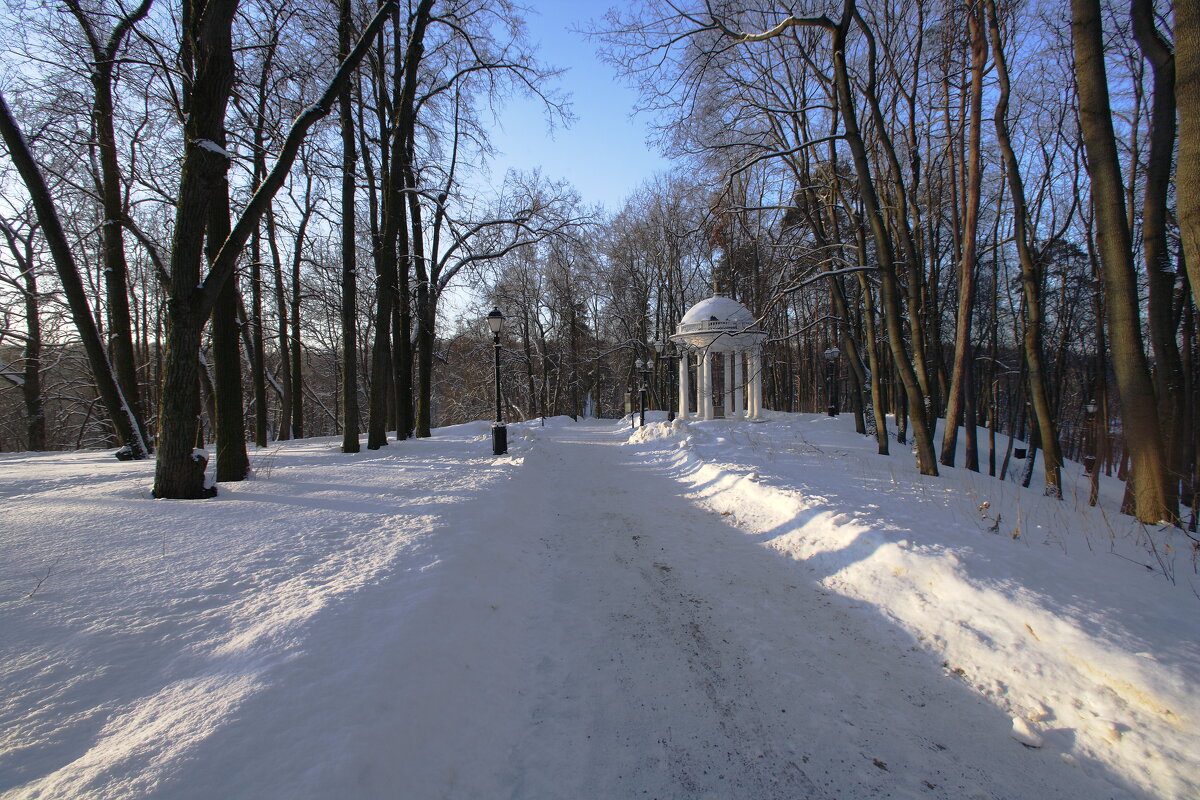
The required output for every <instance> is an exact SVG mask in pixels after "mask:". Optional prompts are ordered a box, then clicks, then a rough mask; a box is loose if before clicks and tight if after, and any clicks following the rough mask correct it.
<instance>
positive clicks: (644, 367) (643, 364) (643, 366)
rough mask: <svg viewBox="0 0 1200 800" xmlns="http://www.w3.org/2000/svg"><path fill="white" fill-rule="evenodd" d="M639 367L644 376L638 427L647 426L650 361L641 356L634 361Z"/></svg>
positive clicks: (639, 394)
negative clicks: (647, 390) (647, 384)
mask: <svg viewBox="0 0 1200 800" xmlns="http://www.w3.org/2000/svg"><path fill="white" fill-rule="evenodd" d="M633 363H634V365H635V366H636V367H637V371H638V373H639V374H640V375H641V376H642V385H641V388H639V389H638V408H639V412H638V427H639V428H644V427H646V379H647V378H648V377H649V375H650V363H649V362H648V361H642V360H641V359H640V358H639V359H638V360H637V361H635V362H633Z"/></svg>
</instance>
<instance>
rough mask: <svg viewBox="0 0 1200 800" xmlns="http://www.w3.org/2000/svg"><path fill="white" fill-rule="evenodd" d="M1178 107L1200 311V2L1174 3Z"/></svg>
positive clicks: (1190, 261)
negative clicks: (1199, 109) (1199, 111)
mask: <svg viewBox="0 0 1200 800" xmlns="http://www.w3.org/2000/svg"><path fill="white" fill-rule="evenodd" d="M1174 40H1175V105H1176V107H1178V108H1180V109H1187V111H1186V112H1185V113H1182V114H1180V115H1179V168H1178V171H1177V173H1176V176H1175V195H1176V202H1177V203H1178V206H1179V208H1178V216H1179V234H1180V236H1181V237H1182V239H1183V251H1184V256H1185V261H1186V262H1187V274H1188V281H1189V283H1191V286H1192V301H1193V302H1194V303H1195V304H1196V306H1197V307H1200V114H1197V113H1196V111H1195V110H1196V108H1198V107H1200V0H1175V36H1174Z"/></svg>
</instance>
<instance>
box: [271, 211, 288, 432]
mask: <svg viewBox="0 0 1200 800" xmlns="http://www.w3.org/2000/svg"><path fill="white" fill-rule="evenodd" d="M267 245H268V246H269V247H270V248H271V269H272V271H273V272H274V273H275V314H276V316H277V317H278V318H279V330H278V332H277V338H278V340H279V383H280V388H281V389H282V391H281V392H280V397H279V430H278V432H277V433H276V434H275V438H276V439H277V440H279V441H281V442H284V441H287V440H289V439H291V438H292V358H291V352H292V345H291V337H290V336H288V301H287V289H286V288H285V287H284V285H283V259H282V258H281V257H280V255H279V240H278V238H276V230H275V214H274V211H268V212H267Z"/></svg>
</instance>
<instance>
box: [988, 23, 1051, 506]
mask: <svg viewBox="0 0 1200 800" xmlns="http://www.w3.org/2000/svg"><path fill="white" fill-rule="evenodd" d="M987 9H988V32H989V34H990V38H991V42H992V58H993V61H994V62H995V64H996V74H997V78H998V80H999V83H1000V96H999V98H998V99H997V100H996V109H995V113H994V115H993V119H994V121H995V126H996V139H997V141H998V142H999V144H1000V153H1001V155H1002V156H1003V158H1004V166H1005V174H1006V176H1007V178H1008V190H1009V194H1010V195H1011V196H1012V201H1013V234H1014V238H1015V239H1016V247H1017V258H1018V260H1019V262H1020V266H1021V288H1022V291H1023V293H1024V294H1023V304H1022V305H1023V308H1024V312H1025V320H1024V321H1025V330H1024V336H1023V337H1022V349H1023V353H1024V357H1025V366H1026V369H1027V375H1028V378H1029V397H1030V401H1031V402H1032V404H1033V412H1034V414H1035V415H1036V416H1037V421H1038V430H1040V431H1041V433H1042V447H1043V449H1044V450H1045V456H1044V458H1045V461H1046V469H1045V473H1046V489H1045V493H1046V494H1047V495H1048V496H1051V497H1060V498H1061V497H1062V484H1061V481H1062V478H1061V466H1062V451H1061V449H1060V447H1059V442H1058V423H1057V421H1056V420H1055V417H1054V413H1053V411H1052V409H1051V407H1050V393H1049V391H1048V389H1047V386H1046V370H1045V367H1044V366H1043V363H1042V361H1043V358H1042V312H1043V301H1042V275H1041V273H1042V268H1041V264H1040V263H1039V262H1038V260H1037V259H1036V258H1035V257H1034V254H1033V251H1032V249H1031V247H1030V242H1029V231H1028V219H1029V210H1028V206H1027V205H1026V200H1025V185H1024V183H1023V181H1022V180H1021V165H1020V163H1019V162H1018V161H1017V155H1016V152H1015V151H1014V150H1013V147H1012V141H1011V139H1010V138H1009V132H1008V98H1009V91H1010V87H1009V79H1008V60H1007V58H1006V57H1005V54H1004V48H1003V43H1002V42H1001V40H1000V21H999V18H998V16H997V13H996V4H995V0H988V2H987Z"/></svg>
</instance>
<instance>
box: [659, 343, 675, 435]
mask: <svg viewBox="0 0 1200 800" xmlns="http://www.w3.org/2000/svg"><path fill="white" fill-rule="evenodd" d="M654 350H655V352H656V353H658V357H659V358H660V359H662V360H664V361H666V362H667V422H674V421H675V360H676V359H677V358H679V356H677V355H675V345H674V343H673V342H671V340H670V339H659V340H658V341H656V342H655V343H654Z"/></svg>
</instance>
